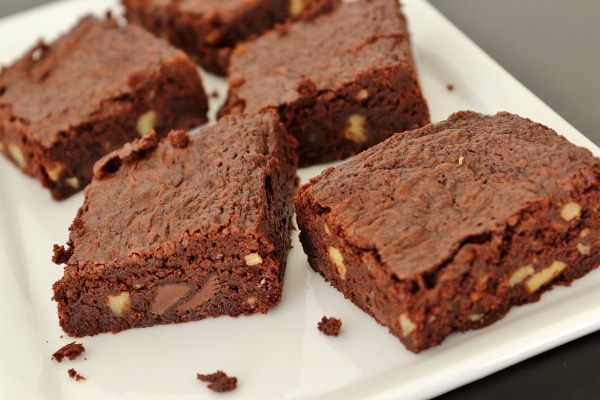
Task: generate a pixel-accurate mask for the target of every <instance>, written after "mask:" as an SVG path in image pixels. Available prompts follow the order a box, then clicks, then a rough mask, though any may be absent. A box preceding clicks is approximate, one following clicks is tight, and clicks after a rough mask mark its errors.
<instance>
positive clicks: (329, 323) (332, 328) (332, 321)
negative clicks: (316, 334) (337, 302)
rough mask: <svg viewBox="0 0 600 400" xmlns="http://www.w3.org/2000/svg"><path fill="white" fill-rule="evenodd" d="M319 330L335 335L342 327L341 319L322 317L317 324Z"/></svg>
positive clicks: (328, 334)
mask: <svg viewBox="0 0 600 400" xmlns="http://www.w3.org/2000/svg"><path fill="white" fill-rule="evenodd" d="M317 327H318V328H319V330H320V331H321V332H323V333H324V334H326V335H327V336H337V335H339V333H340V329H341V328H342V321H341V320H339V319H337V318H334V317H325V316H324V317H323V318H321V321H319V324H318V325H317Z"/></svg>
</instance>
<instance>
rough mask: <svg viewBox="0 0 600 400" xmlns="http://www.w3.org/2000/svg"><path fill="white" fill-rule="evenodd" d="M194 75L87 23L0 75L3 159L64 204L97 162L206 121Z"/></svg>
mask: <svg viewBox="0 0 600 400" xmlns="http://www.w3.org/2000/svg"><path fill="white" fill-rule="evenodd" d="M207 112H208V101H207V97H206V94H205V92H204V88H203V85H202V80H201V78H200V75H199V74H198V70H197V67H196V65H195V64H194V63H192V62H191V61H190V60H189V58H188V57H187V56H186V55H185V54H184V53H183V52H182V51H180V50H177V49H176V48H174V47H173V46H171V45H169V44H167V43H165V42H164V41H162V40H160V39H158V38H156V37H154V36H153V35H151V34H150V33H148V32H146V31H145V30H143V29H142V28H140V27H138V26H120V25H118V23H117V21H116V20H114V19H113V18H110V17H107V18H105V19H99V18H96V17H93V16H87V17H84V18H82V19H81V20H79V22H78V23H77V24H76V26H74V27H73V28H72V29H71V30H70V31H68V32H66V33H64V34H63V35H62V36H60V37H59V38H57V39H56V40H55V41H53V42H51V43H48V44H46V43H44V42H40V43H38V44H37V45H35V46H33V47H32V48H31V49H30V50H29V51H28V52H27V53H25V54H24V55H23V56H22V57H21V58H20V59H18V60H17V61H15V62H14V63H13V64H11V65H9V66H6V67H3V68H2V69H1V70H0V152H2V153H4V155H5V156H6V157H7V158H9V159H10V160H11V161H12V162H13V163H14V164H15V165H16V166H17V167H18V168H19V169H20V170H22V171H23V172H24V173H26V174H28V175H31V176H33V177H34V178H36V179H37V180H38V181H39V182H40V183H41V184H42V186H44V187H46V188H48V189H49V190H50V193H51V195H52V197H53V198H54V199H56V200H61V199H64V198H67V197H69V196H70V195H72V194H73V193H76V192H79V191H81V190H82V189H83V188H84V187H85V186H86V185H87V184H88V183H89V182H90V180H91V177H92V166H93V164H94V162H95V161H96V160H98V159H99V158H100V157H102V156H103V155H104V154H106V153H108V152H110V151H112V150H115V149H118V148H120V147H121V146H123V144H125V143H126V142H129V141H132V140H134V139H135V138H137V137H140V136H141V135H144V134H145V133H147V132H148V131H149V130H150V129H154V130H155V131H156V132H157V134H158V135H159V136H164V135H166V134H167V133H168V132H169V130H170V129H190V128H192V127H195V126H197V125H201V124H204V123H205V122H207Z"/></svg>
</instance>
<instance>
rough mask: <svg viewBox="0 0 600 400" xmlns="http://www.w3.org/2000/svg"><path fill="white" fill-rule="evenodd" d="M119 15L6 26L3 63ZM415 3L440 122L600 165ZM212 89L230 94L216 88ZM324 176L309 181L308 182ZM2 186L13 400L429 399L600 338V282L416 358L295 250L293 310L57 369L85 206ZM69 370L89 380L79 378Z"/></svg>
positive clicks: (2, 361) (135, 342)
mask: <svg viewBox="0 0 600 400" xmlns="http://www.w3.org/2000/svg"><path fill="white" fill-rule="evenodd" d="M116 3H117V1H116V0H102V1H94V2H90V1H86V0H70V1H57V2H55V3H51V4H50V5H48V6H45V7H41V8H38V9H35V10H33V11H29V12H26V13H22V14H17V15H15V16H12V17H9V18H5V19H2V20H0V62H1V63H5V64H6V63H8V62H10V61H12V60H14V59H15V58H16V57H17V56H19V55H20V54H22V53H23V52H24V51H25V49H27V48H28V47H30V46H31V45H32V44H33V43H34V42H36V41H37V39H38V38H39V37H44V38H46V39H48V40H49V39H52V38H54V37H56V35H57V34H58V33H59V32H63V31H65V30H67V29H68V28H69V27H70V26H72V25H73V24H75V22H76V20H77V19H78V17H79V16H81V15H83V14H84V13H86V12H89V11H93V12H97V13H99V12H103V11H104V10H106V9H107V8H108V7H111V6H115V5H116ZM405 3H406V5H405V7H404V10H405V13H406V14H407V16H408V18H409V24H410V29H411V31H412V34H413V47H414V53H415V57H416V62H417V65H418V69H419V73H420V79H421V83H422V86H423V89H424V92H425V95H426V97H427V99H428V101H429V104H430V108H431V113H432V118H433V120H436V121H437V120H441V119H445V118H446V117H447V116H448V115H449V114H450V113H451V112H453V111H456V110H459V109H473V110H476V111H480V112H484V113H495V112H496V111H498V110H507V111H511V112H515V113H518V114H520V115H522V116H526V117H529V118H531V119H534V120H536V121H539V122H542V123H544V124H546V125H549V126H551V127H553V128H554V129H556V130H557V131H558V132H560V133H562V134H563V135H565V136H566V137H567V138H568V139H569V140H571V141H573V142H575V143H577V144H579V145H582V146H586V147H588V148H590V149H592V151H594V152H595V153H596V154H598V153H599V151H598V149H597V148H596V147H595V146H594V145H593V144H592V143H591V142H590V141H589V140H587V139H586V138H585V137H583V136H582V135H581V134H580V133H579V132H577V131H576V130H575V129H574V128H573V127H571V126H570V125H569V124H568V123H566V122H565V121H564V120H563V119H562V118H561V117H560V116H558V115H556V113H554V112H553V111H552V110H550V109H549V108H548V107H547V106H546V105H544V104H543V103H542V102H541V101H540V100H539V99H537V98H536V97H535V96H533V95H532V94H531V93H530V92H529V91H528V90H527V89H525V88H524V87H523V86H522V85H520V84H519V83H518V82H516V81H515V80H514V79H513V78H512V77H511V76H509V75H508V74H507V73H506V72H505V71H504V70H502V69H501V68H500V67H499V66H498V65H497V64H496V63H494V61H493V60H491V59H490V58H489V57H488V56H486V55H485V54H484V53H483V52H482V51H481V50H479V49H478V48H477V47H476V46H475V45H474V44H473V43H472V42H471V41H470V40H468V39H467V38H466V37H465V36H464V35H462V34H461V33H460V32H459V31H458V30H457V29H456V28H455V27H454V26H452V25H451V24H450V23H449V22H448V21H447V20H445V19H444V18H443V17H442V16H441V15H440V14H439V13H438V12H437V11H436V10H435V9H434V8H433V7H432V6H430V5H429V3H426V2H425V1H423V0H406V1H405ZM207 83H210V84H211V85H212V86H214V87H215V88H219V89H221V90H222V89H223V86H222V85H221V84H222V82H218V81H216V80H214V78H207ZM448 85H453V86H454V90H449V89H448ZM208 90H209V91H210V90H212V89H208ZM221 93H223V92H222V91H221ZM319 170H320V168H309V169H305V170H301V171H300V174H301V177H302V179H303V180H304V181H306V179H307V178H308V177H309V176H311V175H314V174H316V173H318V172H319ZM0 180H1V182H0V237H1V240H2V242H1V243H2V245H3V246H0V274H1V275H0V315H1V316H2V320H3V323H2V325H3V327H2V329H0V388H1V392H0V393H1V395H2V397H1V398H2V399H15V398H28V399H38V398H39V399H42V398H44V399H90V400H91V399H108V398H110V399H159V398H160V399H162V398H169V399H197V398H215V399H217V398H218V399H222V398H229V399H234V398H235V399H250V398H252V399H291V398H294V399H300V398H328V399H335V398H339V399H355V398H356V399H359V398H360V399H362V398H394V399H399V398H427V397H432V396H434V395H437V394H440V393H443V392H445V391H448V390H450V389H453V388H455V387H457V386H460V385H463V384H465V383H468V382H470V381H473V380H475V379H478V378H480V377H483V376H485V375H487V374H490V373H492V372H495V371H497V370H499V369H501V368H504V367H506V366H509V365H512V364H514V363H516V362H518V361H521V360H523V359H525V358H528V357H531V356H533V355H535V354H537V353H540V352H543V351H545V350H547V349H549V348H552V347H555V346H558V345H560V344H562V343H565V342H567V341H569V340H572V339H575V338H577V337H580V336H583V335H585V334H587V333H589V332H592V331H595V330H597V329H599V328H600V303H599V302H598V301H597V296H598V291H599V290H600V271H598V270H596V271H594V272H592V273H590V274H589V275H588V276H586V277H585V278H583V279H581V280H579V281H577V282H575V283H574V284H573V285H572V286H571V287H570V288H564V287H560V288H556V289H555V290H553V291H551V292H549V293H547V294H545V295H544V296H543V297H542V300H541V301H540V302H538V303H536V304H532V305H527V306H523V307H519V308H515V309H513V310H512V311H511V312H510V313H509V314H508V315H507V316H506V317H505V318H504V319H503V320H501V321H499V322H498V323H496V324H494V325H492V326H491V327H488V328H485V329H481V330H478V331H472V332H469V333H466V334H460V333H457V334H453V335H451V336H450V337H449V338H448V339H447V340H446V341H445V342H444V343H443V344H442V345H441V346H438V347H436V348H433V349H430V350H427V351H425V352H423V353H421V354H419V355H415V354H412V353H410V352H408V351H406V350H405V349H404V347H403V346H402V345H401V344H400V342H399V341H398V340H397V339H396V338H395V337H393V336H391V335H390V334H389V333H388V332H387V329H386V328H384V327H381V326H379V325H378V324H377V323H375V322H374V320H372V319H371V318H370V317H368V316H367V315H366V314H364V313H363V312H361V311H359V310H358V309H357V308H356V307H354V306H353V305H352V304H350V303H349V302H348V301H347V300H344V299H343V298H342V296H341V294H339V293H338V292H337V291H336V290H334V289H333V288H331V287H330V286H329V285H327V284H326V283H324V282H323V280H322V279H321V278H320V277H319V276H317V275H316V274H315V273H313V272H312V271H311V270H310V269H309V267H308V264H307V262H306V259H305V257H304V254H303V253H302V250H301V246H300V245H299V243H298V241H297V238H294V240H295V242H294V244H295V247H294V249H293V250H292V252H291V254H290V257H289V263H288V269H287V273H286V278H285V287H284V295H283V300H282V304H281V305H280V306H278V307H276V308H274V309H272V310H271V311H270V312H269V314H268V315H254V316H250V317H239V318H229V317H221V318H216V319H209V320H204V321H198V322H193V323H188V324H182V325H169V326H159V327H152V328H147V329H134V330H129V331H126V332H122V333H119V334H117V335H112V334H103V335H99V336H96V337H91V338H83V339H81V340H78V341H79V342H82V343H84V345H85V346H86V348H87V351H86V353H85V358H80V359H77V360H75V361H68V360H67V361H63V362H62V363H60V364H59V363H56V362H54V361H51V360H50V356H51V354H52V353H53V352H54V351H56V350H57V349H58V348H59V347H61V346H62V345H64V344H66V343H69V342H71V341H72V339H71V338H68V337H63V333H62V332H61V330H60V328H59V327H58V324H57V318H56V308H55V304H54V303H53V302H52V301H50V297H51V296H52V292H51V284H52V283H53V282H54V281H55V280H57V279H58V278H59V277H60V275H61V273H62V268H60V267H58V266H56V265H54V264H52V263H51V261H50V257H51V254H52V245H53V244H54V243H59V244H63V243H65V242H66V240H67V235H68V232H67V228H68V226H69V225H70V223H71V221H72V219H73V217H74V215H75V212H76V210H77V208H78V207H79V205H80V204H81V202H82V199H83V197H82V195H81V194H79V195H76V196H74V197H72V198H70V199H68V200H66V201H64V202H54V201H53V200H51V199H50V195H49V193H48V192H47V191H46V190H44V189H42V188H41V187H40V185H39V184H38V183H37V181H34V180H33V179H30V178H27V177H25V176H23V175H22V174H21V173H20V172H19V171H17V169H16V168H15V167H13V166H12V165H11V164H9V163H8V162H7V161H6V160H4V159H3V158H2V159H0ZM323 315H328V316H336V317H338V318H341V319H342V321H343V327H342V332H341V335H340V336H339V337H337V338H334V337H327V336H324V335H323V334H321V333H320V332H319V331H318V330H317V328H316V325H317V322H318V321H319V320H320V319H321V317H322V316H323ZM69 368H75V369H76V370H77V371H78V372H79V373H80V374H82V375H83V376H85V377H86V378H87V380H85V381H79V382H76V381H74V380H71V379H70V378H69V377H68V376H67V370H68V369H69ZM217 369H221V370H224V371H225V372H226V373H228V374H230V375H235V376H237V377H238V379H239V384H238V388H237V390H235V391H234V392H231V393H229V394H225V395H223V394H213V393H212V392H210V391H209V390H208V389H207V388H206V387H205V384H203V383H201V382H199V381H197V380H196V373H197V372H201V373H210V372H214V371H216V370H217Z"/></svg>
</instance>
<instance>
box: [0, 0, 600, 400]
mask: <svg viewBox="0 0 600 400" xmlns="http://www.w3.org/2000/svg"><path fill="white" fill-rule="evenodd" d="M88 1H89V0H88ZM429 1H430V3H432V4H433V5H434V6H435V7H437V8H438V9H439V10H440V11H441V12H442V13H443V14H444V15H446V16H447V17H448V19H450V21H452V22H453V23H454V24H455V25H456V26H457V27H458V28H459V29H461V30H462V31H463V32H465V33H466V34H467V36H469V37H470V38H471V39H472V40H473V41H475V43H477V44H478V45H479V46H480V47H481V48H482V49H483V50H484V51H485V52H487V53H488V54H489V55H490V56H491V57H492V58H494V59H495V60H496V61H497V62H498V63H499V64H500V65H502V66H503V67H504V68H505V69H506V70H507V71H508V72H509V73H511V74H512V75H513V76H514V77H515V78H517V80H519V81H520V82H522V83H523V84H524V85H525V86H526V87H528V88H529V89H530V90H531V91H532V92H533V93H535V94H536V95H537V96H538V97H539V98H541V99H542V100H543V101H544V102H545V103H546V104H548V105H549V106H550V107H551V108H552V109H554V110H555V111H556V112H557V113H558V114H560V115H561V116H562V117H563V118H565V119H566V120H567V121H568V122H569V123H571V124H572V125H573V126H574V127H575V128H577V129H578V130H579V131H580V132H581V133H583V134H584V135H586V136H587V137H588V138H590V139H591V140H592V141H594V142H595V143H596V144H597V145H600V130H599V129H598V128H597V125H598V122H600V121H599V116H600V50H599V49H600V43H599V41H600V22H599V21H598V20H599V17H600V0H501V1H498V0H429ZM47 2H50V1H48V0H0V17H2V16H5V15H9V14H11V13H15V12H19V11H21V10H25V9H27V8H30V7H33V6H35V5H38V4H42V3H47ZM599 298H600V294H599ZM598 371H600V332H596V333H595V334H592V335H588V336H586V337H584V338H582V339H579V340H576V341H574V342H572V343H569V344H567V345H564V346H561V347H559V348H558V349H555V350H552V351H549V352H547V353H544V354H542V355H540V356H537V357H534V358H532V359H530V360H527V361H525V362H523V363H520V364H518V365H516V366H513V367H511V368H508V369H506V370H504V371H501V372H498V373H496V374H494V375H492V376H490V377H488V378H485V379H482V380H480V381H477V382H475V383H472V384H469V385H467V386H465V387H462V388H459V389H457V390H455V391H453V392H451V393H448V394H446V395H444V396H442V397H441V398H443V399H446V400H448V399H483V398H485V399H507V398H511V399H566V398H569V399H600V376H599V375H600V373H598ZM432 384H435V382H432Z"/></svg>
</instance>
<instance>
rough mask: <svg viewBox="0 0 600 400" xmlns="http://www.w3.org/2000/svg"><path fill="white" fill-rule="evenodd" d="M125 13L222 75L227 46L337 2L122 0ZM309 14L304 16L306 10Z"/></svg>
mask: <svg viewBox="0 0 600 400" xmlns="http://www.w3.org/2000/svg"><path fill="white" fill-rule="evenodd" d="M122 3H123V6H124V7H125V17H126V18H127V20H128V21H129V22H130V23H133V24H138V25H141V26H143V27H145V28H146V29H148V30H149V31H150V32H153V33H154V34H156V35H157V36H159V37H162V38H165V39H167V40H168V41H169V42H171V43H172V44H174V45H175V46H176V47H178V48H180V49H182V50H184V51H185V52H186V53H188V54H189V55H190V57H191V58H192V59H193V60H194V61H195V62H197V63H198V64H199V65H200V66H202V67H203V68H204V69H205V70H207V71H209V72H212V73H214V74H218V75H225V73H226V72H227V66H228V65H229V56H230V54H231V50H232V49H233V47H235V45H236V44H237V43H239V42H242V41H245V40H247V39H249V38H250V37H252V36H255V35H258V34H261V33H263V32H265V31H267V30H268V29H271V28H273V27H274V26H275V25H276V24H280V23H283V22H285V21H286V20H287V19H299V18H302V17H303V16H304V17H308V18H311V17H312V16H314V15H316V14H320V13H323V12H328V11H329V10H331V9H332V8H334V7H335V5H336V4H338V3H339V0H182V1H170V0H122ZM305 12H307V13H308V14H305Z"/></svg>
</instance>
